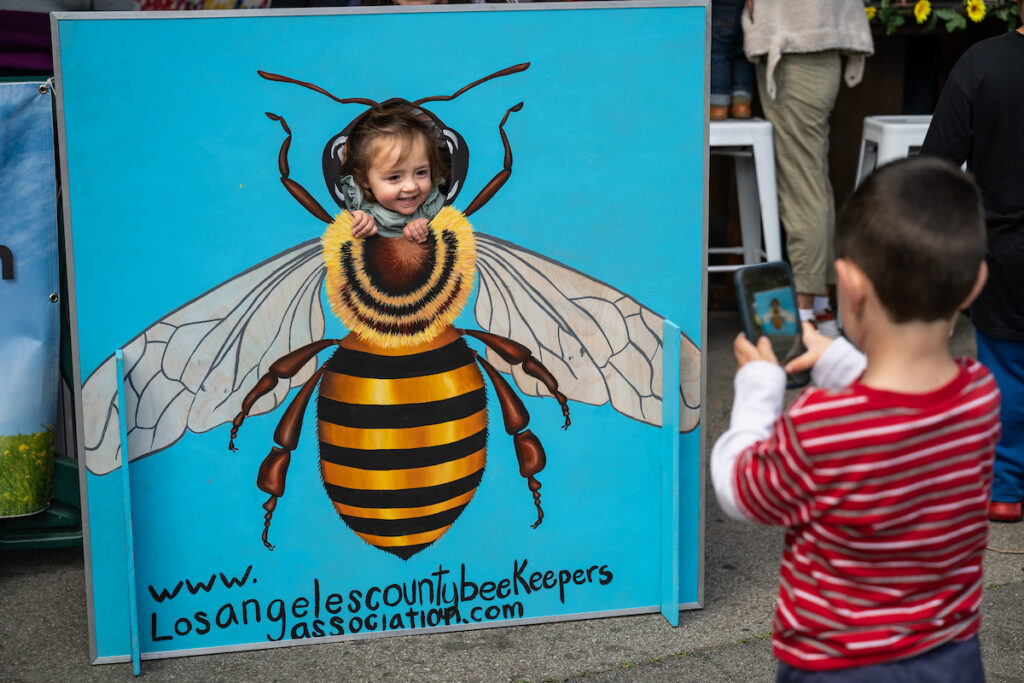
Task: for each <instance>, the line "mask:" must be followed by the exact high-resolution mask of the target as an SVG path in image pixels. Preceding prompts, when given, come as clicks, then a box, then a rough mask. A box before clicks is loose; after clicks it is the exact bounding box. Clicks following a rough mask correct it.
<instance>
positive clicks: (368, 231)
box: [352, 210, 377, 237]
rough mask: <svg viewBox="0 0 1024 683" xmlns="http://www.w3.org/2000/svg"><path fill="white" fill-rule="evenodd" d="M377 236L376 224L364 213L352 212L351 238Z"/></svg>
mask: <svg viewBox="0 0 1024 683" xmlns="http://www.w3.org/2000/svg"><path fill="white" fill-rule="evenodd" d="M376 234H377V224H376V223H375V222H374V221H373V218H372V217H371V216H370V214H368V213H366V212H365V211H358V210H357V211H353V212H352V236H353V237H371V236H373V235H376Z"/></svg>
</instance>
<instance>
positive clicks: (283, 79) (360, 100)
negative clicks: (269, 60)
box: [256, 70, 497, 107]
mask: <svg viewBox="0 0 1024 683" xmlns="http://www.w3.org/2000/svg"><path fill="white" fill-rule="evenodd" d="M256 73H258V74H259V75H260V76H262V77H263V78H265V79H267V80H268V81H278V82H279V83H294V84H295V85H301V86H302V87H303V88H309V89H310V90H315V91H316V92H318V93H320V94H321V95H327V96H328V97H330V98H331V99H332V100H334V101H335V102H340V103H341V104H365V105H366V106H368V107H372V106H374V105H376V104H377V103H376V102H374V101H373V100H368V99H366V98H365V97H345V98H342V97H335V96H334V95H332V94H331V93H329V92H327V91H326V90H324V89H323V88H321V87H320V86H319V85H313V84H312V83H306V82H305V81H297V80H295V79H294V78H288V77H287V76H281V75H278V74H272V73H269V72H267V71H259V70H257V71H256ZM495 75H497V74H495ZM474 85H475V83H474Z"/></svg>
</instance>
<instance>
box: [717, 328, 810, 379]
mask: <svg viewBox="0 0 1024 683" xmlns="http://www.w3.org/2000/svg"><path fill="white" fill-rule="evenodd" d="M732 352H733V353H734V354H735V355H736V369H737V370H739V369H740V368H742V367H743V366H744V365H746V364H747V363H752V362H753V361H755V360H765V361H768V362H769V363H774V364H775V365H778V364H779V359H778V358H776V357H775V352H774V351H773V350H772V342H771V340H770V339H768V337H761V338H760V339H758V340H757V346H754V345H753V344H751V343H750V340H749V339H747V335H746V333H745V332H740V333H739V334H738V335H736V339H734V340H733V342H732ZM794 360H796V359H794Z"/></svg>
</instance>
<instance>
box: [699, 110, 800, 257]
mask: <svg viewBox="0 0 1024 683" xmlns="http://www.w3.org/2000/svg"><path fill="white" fill-rule="evenodd" d="M708 151H709V152H710V153H711V154H720V155H724V156H731V157H733V158H734V160H735V162H736V197H737V203H738V204H739V212H740V235H741V239H742V241H743V246H741V247H714V248H709V249H708V254H709V255H710V254H743V264H744V265H749V264H751V263H760V262H761V258H762V255H763V256H764V258H765V259H766V260H768V261H778V260H780V259H781V258H782V238H781V236H780V232H779V200H778V194H777V191H776V188H775V143H774V142H773V141H772V124H770V123H768V122H767V121H765V120H764V119H757V118H754V119H726V120H725V121H711V122H710V125H709V129H708ZM762 234H763V237H764V251H763V252H762V248H761V244H762ZM737 268H739V266H712V265H709V266H708V272H709V273H715V272H720V271H729V270H736V269H737Z"/></svg>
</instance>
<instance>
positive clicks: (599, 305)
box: [474, 232, 701, 432]
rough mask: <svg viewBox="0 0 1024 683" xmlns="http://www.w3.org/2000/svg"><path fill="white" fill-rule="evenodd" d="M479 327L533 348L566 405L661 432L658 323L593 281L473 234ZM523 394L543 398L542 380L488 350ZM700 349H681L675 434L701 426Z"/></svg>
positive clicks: (688, 345)
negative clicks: (610, 411)
mask: <svg viewBox="0 0 1024 683" xmlns="http://www.w3.org/2000/svg"><path fill="white" fill-rule="evenodd" d="M476 242H477V274H478V276H479V286H478V290H479V291H478V293H477V299H476V307H475V309H474V313H475V315H476V319H477V322H478V323H479V324H480V326H481V327H482V328H483V329H485V330H487V331H489V332H492V333H494V334H498V335H501V336H504V337H508V338H510V339H514V340H515V341H517V342H519V343H521V344H523V345H525V346H527V347H529V349H530V351H531V352H532V353H533V355H534V357H535V358H536V359H537V360H539V361H540V362H541V363H543V364H544V365H545V366H546V367H547V368H548V370H550V371H551V373H552V374H553V375H554V376H555V379H557V380H558V388H559V390H560V391H562V392H563V393H565V395H566V396H568V397H569V398H570V399H572V400H574V401H579V402H582V403H589V404H591V405H603V404H604V403H607V402H609V401H610V402H611V404H612V407H613V408H615V409H616V410H617V411H619V412H620V413H622V414H624V415H628V416H629V417H631V418H633V419H635V420H640V421H641V422H646V423H647V424H651V425H658V426H660V425H661V396H662V386H661V384H662V381H661V351H662V321H663V319H662V316H660V315H658V314H657V313H655V312H654V311H652V310H651V309H649V308H647V307H646V306H644V305H642V304H641V303H639V302H638V301H637V300H636V299H633V298H632V297H630V296H628V295H627V294H624V293H622V292H620V291H618V290H617V289H615V288H614V287H610V286H609V285H606V284H605V283H603V282H600V281H599V280H595V279H594V278H592V277H590V276H588V275H585V274H583V273H581V272H579V271H577V270H574V269H572V268H569V267H568V266H566V265H564V264H562V263H559V262H557V261H552V260H551V259H548V258H545V257H543V256H541V255H539V254H536V253H534V252H532V251H529V250H527V249H523V248H522V247H519V246H516V245H515V244H512V243H511V242H506V241H505V240H500V239H498V238H496V237H493V236H491V235H487V234H484V233H479V232H478V233H476ZM487 359H488V361H490V362H491V363H492V364H493V365H494V366H495V367H496V368H498V369H500V370H501V371H502V372H505V373H511V374H512V376H513V377H514V378H515V381H516V384H517V385H519V388H520V390H521V391H523V393H525V394H529V395H531V396H547V395H548V391H547V390H546V389H545V388H544V385H543V384H541V383H540V382H539V381H538V380H536V379H534V378H533V377H530V376H529V375H527V374H526V373H524V372H523V371H522V368H521V367H520V366H514V367H510V366H509V364H508V363H506V362H504V361H503V360H502V359H501V358H500V357H498V356H497V354H495V353H494V352H492V351H491V350H490V349H488V350H487ZM700 370H701V367H700V349H699V348H698V347H697V345H696V344H694V343H693V341H692V340H690V339H689V338H688V337H687V336H686V335H685V334H684V335H683V337H682V341H681V349H680V382H679V392H680V395H681V401H680V430H681V431H684V432H685V431H690V430H692V429H693V428H694V427H696V426H697V423H698V421H699V419H700Z"/></svg>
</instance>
